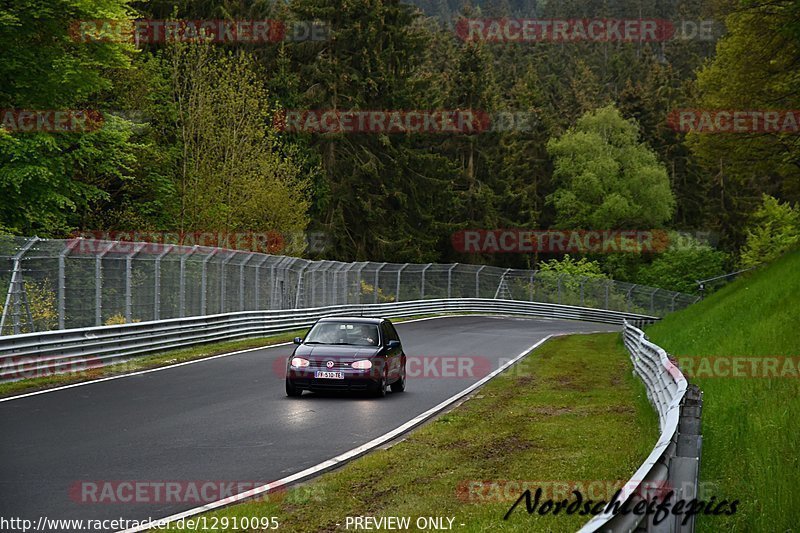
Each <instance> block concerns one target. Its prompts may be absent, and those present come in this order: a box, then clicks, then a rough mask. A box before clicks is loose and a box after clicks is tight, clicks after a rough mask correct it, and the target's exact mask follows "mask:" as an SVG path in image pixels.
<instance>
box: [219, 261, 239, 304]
mask: <svg viewBox="0 0 800 533" xmlns="http://www.w3.org/2000/svg"><path fill="white" fill-rule="evenodd" d="M238 253H239V252H237V251H236V250H231V254H230V255H229V256H228V257H226V258H225V259H223V260H222V263H220V265H219V312H220V313H224V312H225V304H226V303H227V302H226V301H225V300H226V297H227V289H228V286H227V285H228V283H227V282H228V280H227V279H225V265H227V264H228V263H230V261H231V259H233V258H234V257H236V254H238Z"/></svg>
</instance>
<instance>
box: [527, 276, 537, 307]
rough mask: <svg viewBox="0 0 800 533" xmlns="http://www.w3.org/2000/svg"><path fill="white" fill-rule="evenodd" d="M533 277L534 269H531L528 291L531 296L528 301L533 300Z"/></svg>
mask: <svg viewBox="0 0 800 533" xmlns="http://www.w3.org/2000/svg"><path fill="white" fill-rule="evenodd" d="M535 277H536V271H535V270H531V291H530V294H531V296H530V298H529V301H531V302H532V301H533V287H534V285H533V282H534V278H535Z"/></svg>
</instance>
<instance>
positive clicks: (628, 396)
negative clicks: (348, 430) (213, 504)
mask: <svg viewBox="0 0 800 533" xmlns="http://www.w3.org/2000/svg"><path fill="white" fill-rule="evenodd" d="M411 390H413V384H412V385H411ZM657 433H658V431H657V421H656V418H655V414H654V412H653V410H652V408H651V407H650V404H649V403H648V402H647V399H646V396H645V394H644V387H643V386H642V385H641V383H639V382H638V380H636V379H635V378H634V377H633V376H632V374H631V365H630V361H629V359H628V356H627V354H626V352H625V350H624V348H623V347H622V344H621V342H620V339H619V335H617V334H594V335H575V336H571V337H562V338H556V339H553V340H551V341H550V342H548V343H545V344H544V345H543V346H541V347H540V348H538V349H537V350H536V351H535V352H534V353H533V355H530V356H529V357H528V358H526V359H525V360H523V361H522V362H521V363H520V364H519V365H517V366H516V367H514V368H512V369H511V370H510V371H507V372H505V373H503V374H501V375H500V376H498V377H497V378H495V379H494V380H492V381H491V382H489V383H488V384H487V385H486V386H485V387H483V388H482V389H480V390H479V391H477V393H476V394H475V395H474V396H473V397H472V398H471V399H469V400H468V401H466V402H465V403H463V404H462V405H460V406H458V407H456V408H455V409H453V410H451V411H449V412H448V413H446V414H444V415H442V416H440V417H439V418H437V419H436V420H435V421H433V422H431V423H429V424H427V425H425V426H423V427H421V428H419V429H417V430H415V431H414V432H412V433H411V434H409V435H408V436H407V438H406V439H405V440H403V441H401V442H399V443H398V444H396V445H395V446H392V447H391V448H389V449H383V450H377V451H375V452H373V453H370V454H368V455H366V456H364V457H362V458H360V459H358V460H356V461H354V462H352V463H350V464H348V465H345V466H344V467H342V468H341V469H339V470H336V471H334V472H330V473H328V474H325V475H323V476H321V477H319V478H317V479H316V480H315V481H313V482H310V483H308V484H306V485H304V486H302V487H298V488H293V489H290V490H289V492H288V493H287V494H283V495H279V496H278V497H271V498H267V499H266V501H252V502H246V503H243V504H239V505H236V506H232V507H228V508H225V509H222V510H219V511H217V512H215V513H209V514H207V515H204V517H205V518H206V519H207V521H208V523H211V521H212V520H214V519H222V518H225V519H227V520H228V521H229V524H230V523H232V520H233V518H234V517H236V518H237V519H241V518H244V517H247V518H252V517H269V516H275V517H277V518H278V519H279V522H280V523H281V530H282V531H292V532H316V531H333V530H335V529H338V530H344V524H345V518H346V517H347V516H359V515H373V516H410V517H413V519H416V518H417V517H424V516H438V517H446V516H451V517H455V522H454V524H455V525H456V527H455V529H456V530H458V531H465V532H476V531H526V532H527V531H568V530H575V529H577V528H579V527H580V526H581V525H582V524H583V523H584V522H585V521H586V517H581V516H577V515H573V516H564V515H563V514H561V515H558V516H552V515H548V516H545V517H541V516H539V515H531V516H529V515H528V514H527V513H526V512H525V511H524V505H523V506H522V507H521V508H518V509H517V510H516V511H515V512H514V514H513V515H512V516H511V518H510V520H509V521H503V515H504V514H505V512H506V511H507V510H508V508H509V507H510V506H511V503H513V499H515V497H516V496H517V494H512V497H511V498H510V499H509V500H507V501H501V502H491V503H487V502H485V501H481V502H477V503H472V502H467V501H464V498H463V493H462V497H459V492H458V490H459V487H460V486H461V487H464V483H466V482H468V481H469V480H521V481H532V482H536V481H539V482H542V481H545V482H546V481H570V480H571V481H590V480H627V479H628V478H629V477H630V476H631V475H632V474H633V472H634V471H635V469H636V468H637V467H638V465H639V464H640V463H641V462H642V461H643V460H644V458H645V457H646V456H647V455H648V454H649V452H650V450H651V449H652V447H653V445H654V444H655V442H656V440H657V438H658V435H657ZM337 522H338V523H340V524H341V526H340V527H339V528H337V527H336V524H337ZM459 524H465V526H463V527H461V526H460V525H459ZM172 530H186V531H190V530H191V529H188V528H186V529H180V528H179V527H177V525H173V527H172ZM217 530H218V531H221V530H233V528H231V527H229V528H219V529H217Z"/></svg>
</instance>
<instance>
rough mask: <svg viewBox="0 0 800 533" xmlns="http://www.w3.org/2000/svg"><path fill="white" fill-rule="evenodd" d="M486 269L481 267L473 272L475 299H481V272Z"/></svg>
mask: <svg viewBox="0 0 800 533" xmlns="http://www.w3.org/2000/svg"><path fill="white" fill-rule="evenodd" d="M484 268H486V265H481V267H480V268H479V269H478V270H477V271H476V272H475V298H480V297H481V270H483V269H484Z"/></svg>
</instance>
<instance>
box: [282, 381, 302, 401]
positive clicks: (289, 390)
mask: <svg viewBox="0 0 800 533" xmlns="http://www.w3.org/2000/svg"><path fill="white" fill-rule="evenodd" d="M301 394H303V389H298V388H297V387H295V386H294V385H292V384H291V383H290V382H289V380H288V379H287V380H286V396H289V397H291V398H297V397H299V396H300V395H301Z"/></svg>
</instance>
